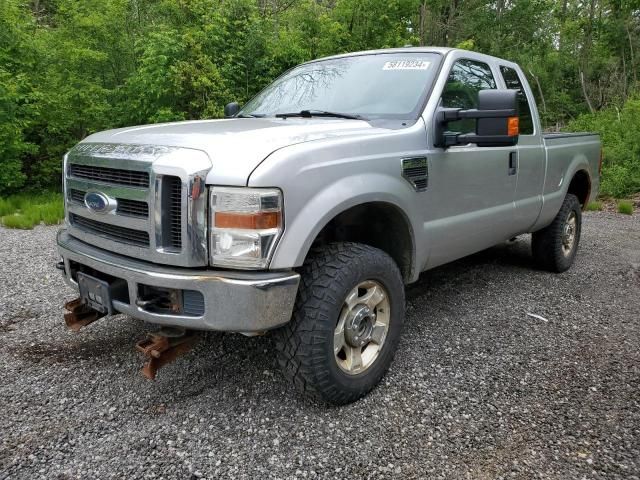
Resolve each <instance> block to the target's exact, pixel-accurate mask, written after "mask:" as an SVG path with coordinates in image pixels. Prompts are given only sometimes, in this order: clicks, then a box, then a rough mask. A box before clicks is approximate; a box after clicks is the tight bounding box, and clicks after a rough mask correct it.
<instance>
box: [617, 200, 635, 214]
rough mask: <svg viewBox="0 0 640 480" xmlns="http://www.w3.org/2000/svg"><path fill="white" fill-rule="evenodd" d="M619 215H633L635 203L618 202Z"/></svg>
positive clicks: (627, 201)
mask: <svg viewBox="0 0 640 480" xmlns="http://www.w3.org/2000/svg"><path fill="white" fill-rule="evenodd" d="M618 213H624V214H625V215H631V214H632V213H633V203H632V202H630V201H629V200H620V201H619V202H618Z"/></svg>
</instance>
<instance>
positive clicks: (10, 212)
mask: <svg viewBox="0 0 640 480" xmlns="http://www.w3.org/2000/svg"><path fill="white" fill-rule="evenodd" d="M0 217H1V218H0V223H2V225H4V226H5V227H7V228H20V229H31V228H33V227H34V226H35V225H39V224H40V223H44V224H45V225H56V224H58V223H60V222H61V221H62V219H63V218H64V206H63V203H62V195H61V194H60V193H55V192H41V193H33V194H28V193H24V194H20V195H12V196H10V197H7V198H0Z"/></svg>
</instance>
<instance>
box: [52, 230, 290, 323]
mask: <svg viewBox="0 0 640 480" xmlns="http://www.w3.org/2000/svg"><path fill="white" fill-rule="evenodd" d="M58 251H59V252H60V255H61V256H62V258H63V261H64V276H65V279H66V280H67V282H68V283H69V284H70V285H71V286H72V287H74V288H75V289H78V284H77V282H76V281H75V279H74V274H75V269H77V268H78V266H79V265H80V266H85V267H89V268H91V269H93V270H95V271H96V272H99V273H101V274H105V275H109V276H111V277H115V278H116V279H123V280H125V281H126V282H127V287H128V293H129V301H118V300H115V299H114V300H113V308H114V309H115V310H117V311H119V312H121V313H124V314H126V315H129V316H131V317H133V318H138V319H141V320H144V321H146V322H150V323H156V324H160V325H170V326H178V327H184V328H189V329H195V330H219V331H231V332H243V333H252V332H263V331H265V330H270V329H272V328H275V327H278V326H280V325H283V324H285V323H287V322H288V321H289V319H290V318H291V312H292V310H293V304H294V301H295V297H296V294H297V291H298V283H299V282H300V275H298V274H297V273H295V272H291V271H289V272H235V271H220V270H217V271H216V270H196V269H184V268H176V267H167V266H161V265H156V264H153V263H148V262H143V261H140V260H136V259H133V258H129V257H124V256H121V255H116V254H114V253H112V252H107V251H105V250H102V249H99V248H96V247H93V246H91V245H89V244H87V243H84V242H82V241H80V240H78V239H76V238H74V237H72V236H71V235H69V233H68V232H67V231H66V230H65V229H62V230H60V231H59V232H58ZM141 286H150V287H157V288H167V289H178V290H190V291H194V290H195V291H197V292H200V293H201V294H202V296H203V298H204V314H203V315H201V316H186V315H179V314H164V313H162V314H161V313H155V312H150V311H148V310H146V309H144V308H142V307H140V306H138V305H137V304H136V301H138V300H142V299H141V298H139V296H140V291H141Z"/></svg>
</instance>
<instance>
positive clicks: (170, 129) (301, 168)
mask: <svg viewBox="0 0 640 480" xmlns="http://www.w3.org/2000/svg"><path fill="white" fill-rule="evenodd" d="M225 112H226V116H227V118H225V119H221V120H203V121H186V122H179V123H169V124H159V125H147V126H138V127H131V128H121V129H117V130H111V131H106V132H100V133H96V134H94V135H91V136H89V137H88V138H86V139H84V140H83V141H82V142H80V143H79V144H78V145H76V146H75V147H74V148H72V149H71V151H69V152H68V154H67V155H66V156H65V159H64V191H65V199H66V221H65V225H64V227H63V228H62V229H61V230H60V232H59V234H58V240H57V241H58V248H59V252H60V255H61V256H62V261H61V262H60V264H59V267H60V268H61V269H62V270H63V271H64V274H65V277H66V279H67V280H68V282H69V283H70V284H71V285H73V286H74V287H75V288H77V289H78V290H79V293H80V296H79V297H78V299H76V300H75V301H72V302H69V303H68V304H67V305H66V307H67V309H68V310H70V312H69V313H68V314H67V315H66V320H67V324H68V325H69V326H70V327H71V328H73V329H78V328H80V327H82V326H84V325H87V324H89V323H91V322H92V321H93V320H96V319H97V318H99V317H101V316H105V315H109V314H115V313H123V314H125V315H128V316H130V317H133V318H137V319H141V320H144V321H146V322H149V323H151V324H157V325H161V326H163V327H164V329H163V330H161V331H160V332H158V333H156V334H155V335H154V336H153V337H152V338H151V339H150V340H147V341H145V342H142V343H141V344H140V345H139V348H140V350H142V351H143V352H144V353H145V354H147V355H148V357H149V360H148V362H147V366H146V369H147V370H146V373H147V375H148V376H151V377H153V376H154V375H155V371H156V369H157V368H159V367H160V366H162V364H164V363H166V362H167V361H170V360H171V359H173V358H174V357H175V356H176V355H177V354H179V353H180V352H182V351H184V350H186V348H188V345H189V343H190V340H189V339H190V338H191V336H190V332H192V331H194V330H218V331H229V332H241V333H244V334H247V335H256V334H263V333H265V332H268V331H272V332H273V335H275V345H276V349H277V355H278V359H279V363H280V364H281V366H282V367H283V370H284V372H285V374H286V375H287V376H289V377H290V378H291V379H292V380H293V381H294V383H295V385H296V386H297V387H298V388H299V389H300V390H302V391H304V392H305V393H307V394H309V395H311V396H313V397H316V398H319V399H321V400H323V401H326V402H330V403H335V404H342V403H347V402H351V401H354V400H356V399H357V398H359V397H360V396H362V395H364V394H366V393H367V392H368V391H369V390H371V389H372V388H373V387H374V386H375V385H376V384H377V382H378V381H379V380H380V378H381V377H382V376H383V375H384V373H385V371H386V370H387V368H388V367H389V365H390V363H391V360H392V357H393V354H394V350H395V348H396V345H397V343H398V339H399V335H400V332H401V328H402V323H403V317H404V308H405V305H404V304H405V299H404V285H406V284H409V283H411V282H414V281H416V280H417V279H418V276H419V274H420V272H423V271H425V270H427V269H430V268H433V267H436V266H438V265H441V264H444V263H446V262H450V261H452V260H455V259H458V258H461V257H463V256H465V255H469V254H472V253H474V252H477V251H479V250H482V249H486V248H488V247H491V246H492V245H496V244H498V243H501V242H504V241H505V240H508V239H510V238H512V237H515V236H517V235H521V234H525V233H532V234H533V235H532V250H533V255H534V257H535V259H536V260H537V262H538V263H539V265H541V266H542V267H543V268H545V269H548V270H551V271H554V272H562V271H564V270H566V269H567V268H569V267H570V265H571V263H572V262H573V260H574V257H575V255H576V251H577V248H578V242H579V239H580V230H581V218H582V217H581V209H582V208H583V207H584V206H585V205H586V204H587V203H588V202H589V201H590V200H592V199H594V198H595V196H596V194H597V191H598V183H599V159H600V142H599V138H598V137H597V136H596V135H591V134H550V135H546V134H543V133H542V130H541V128H540V121H539V117H538V111H537V109H536V105H535V102H534V100H533V96H532V92H531V89H530V87H529V85H528V83H527V81H526V78H525V76H524V75H523V72H522V70H521V69H520V68H519V67H518V65H516V64H514V63H512V62H509V61H507V60H502V59H499V58H494V57H490V56H486V55H481V54H478V53H473V52H468V51H464V50H458V49H445V48H427V47H425V48H401V49H391V50H379V51H369V52H359V53H353V54H348V55H339V56H334V57H329V58H324V59H320V60H315V61H312V62H308V63H305V64H303V65H300V66H298V67H295V68H293V69H291V70H290V71H288V72H286V73H284V74H283V75H282V76H281V77H279V78H278V79H276V80H275V81H274V82H273V83H272V84H271V85H269V86H268V87H266V88H265V89H264V90H263V91H261V92H260V93H259V94H258V95H256V96H255V97H254V98H253V99H252V100H251V101H249V102H248V103H247V104H246V105H245V106H244V107H243V108H240V107H239V106H238V105H237V104H235V103H231V104H229V105H228V106H227V108H226V109H225Z"/></svg>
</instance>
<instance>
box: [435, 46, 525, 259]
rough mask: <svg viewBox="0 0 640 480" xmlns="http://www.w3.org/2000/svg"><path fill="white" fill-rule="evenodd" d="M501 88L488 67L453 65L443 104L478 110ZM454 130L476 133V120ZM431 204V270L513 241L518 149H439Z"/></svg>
mask: <svg viewBox="0 0 640 480" xmlns="http://www.w3.org/2000/svg"><path fill="white" fill-rule="evenodd" d="M492 88H496V81H495V74H494V72H493V71H492V68H491V67H490V66H489V65H488V64H487V63H484V62H481V61H478V60H471V59H466V58H461V59H458V60H457V61H455V63H454V64H453V65H452V67H451V69H450V72H449V75H448V79H447V82H446V84H445V86H444V88H443V90H442V93H441V98H440V101H441V105H442V106H443V107H452V108H464V109H468V108H477V106H478V105H477V97H478V91H480V90H484V89H492ZM449 130H451V131H459V132H461V133H473V132H475V120H459V121H456V122H450V124H449ZM429 159H430V161H429V170H430V171H429V189H430V195H429V197H428V200H427V201H428V202H429V205H425V214H426V218H425V229H426V230H428V232H429V237H430V238H431V249H430V250H431V251H430V256H429V262H428V265H429V267H433V266H437V265H440V264H443V263H446V262H449V261H452V260H455V259H457V258H461V257H464V256H466V255H469V254H471V253H474V252H477V251H480V250H483V249H485V248H488V247H490V246H492V245H495V244H497V243H500V242H501V241H503V240H506V239H508V238H510V233H511V232H512V230H513V223H514V195H515V190H516V178H517V176H516V175H515V173H514V169H512V168H509V167H510V163H514V162H516V164H517V148H516V147H478V146H476V145H474V144H469V145H463V146H455V147H449V148H448V149H434V150H432V153H431V154H430V155H429Z"/></svg>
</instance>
